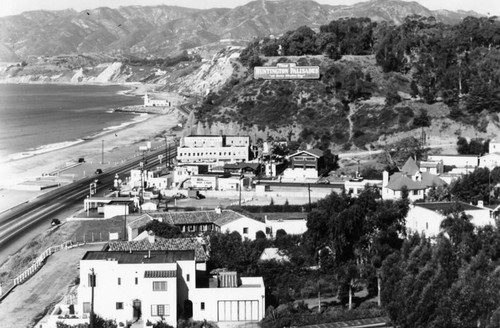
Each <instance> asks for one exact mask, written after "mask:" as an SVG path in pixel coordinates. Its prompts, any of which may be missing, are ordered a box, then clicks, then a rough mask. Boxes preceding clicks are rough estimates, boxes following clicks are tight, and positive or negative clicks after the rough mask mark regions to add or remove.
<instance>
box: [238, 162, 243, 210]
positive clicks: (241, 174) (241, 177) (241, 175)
mask: <svg viewBox="0 0 500 328" xmlns="http://www.w3.org/2000/svg"><path fill="white" fill-rule="evenodd" d="M242 179H243V173H241V171H240V183H239V189H240V201H239V206H241V180H242Z"/></svg>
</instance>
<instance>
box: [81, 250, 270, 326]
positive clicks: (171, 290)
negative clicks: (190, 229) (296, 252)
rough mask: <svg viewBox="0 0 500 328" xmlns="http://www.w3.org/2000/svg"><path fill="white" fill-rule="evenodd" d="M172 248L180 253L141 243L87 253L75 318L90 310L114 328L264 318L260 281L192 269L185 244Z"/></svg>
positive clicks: (194, 256) (194, 260)
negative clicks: (111, 322)
mask: <svg viewBox="0 0 500 328" xmlns="http://www.w3.org/2000/svg"><path fill="white" fill-rule="evenodd" d="M167 244H168V242H167ZM176 244H177V245H178V246H180V248H183V249H176V250H172V249H171V248H167V249H165V248H164V246H163V244H162V243H158V242H153V243H150V242H149V241H148V240H144V241H141V242H117V243H113V244H112V245H110V246H109V248H108V249H107V250H103V251H89V252H87V253H86V254H85V255H84V257H83V258H82V260H81V261H80V286H79V289H78V307H77V308H78V311H77V312H78V313H80V314H83V317H84V318H88V317H89V315H90V312H91V309H93V311H94V313H95V314H98V315H100V316H101V317H103V318H105V319H113V320H116V321H117V323H118V324H119V325H120V326H122V325H125V326H126V324H127V323H135V324H136V325H137V326H142V327H146V326H148V325H149V324H150V323H151V324H153V323H156V322H159V321H162V322H165V323H167V324H169V325H171V326H174V327H175V326H176V325H177V318H178V317H179V315H182V316H183V317H187V318H192V319H193V320H199V321H203V320H210V321H216V322H227V323H228V324H230V325H231V326H234V327H237V326H239V325H240V324H246V323H249V322H258V321H260V320H261V319H262V318H263V317H264V310H265V288H264V282H263V279H262V277H248V278H245V277H239V275H238V274H237V273H236V272H228V271H226V270H219V271H217V272H214V273H210V274H208V273H207V272H206V271H205V270H206V269H205V267H204V266H199V265H198V264H199V263H200V257H201V258H203V257H204V255H203V253H201V254H200V253H199V252H196V251H195V250H192V249H189V248H190V247H192V245H191V244H190V243H179V242H177V243H176ZM170 246H171V245H170Z"/></svg>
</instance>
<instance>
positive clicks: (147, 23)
mask: <svg viewBox="0 0 500 328" xmlns="http://www.w3.org/2000/svg"><path fill="white" fill-rule="evenodd" d="M408 15H420V16H425V17H428V16H434V17H436V19H437V20H438V21H439V22H443V23H447V24H453V23H457V22H460V21H461V20H462V19H463V18H465V17H467V16H479V15H478V14H476V13H474V12H450V11H436V12H434V11H431V10H429V9H427V8H425V7H423V6H421V5H419V4H417V3H416V2H406V1H399V0H372V1H367V2H361V3H357V4H355V5H352V6H330V5H322V4H318V3H316V2H314V1H311V0H287V1H264V0H259V1H252V2H249V3H247V4H246V5H243V6H239V7H236V8H233V9H224V8H217V9H206V10H199V9H190V8H182V7H174V6H165V5H162V6H125V7H119V8H117V9H111V8H106V7H101V8H96V9H89V10H84V11H81V12H77V11H74V10H63V11H31V12H25V13H22V14H20V15H15V16H7V17H0V62H2V61H18V60H19V61H20V60H25V61H31V60H34V59H35V58H36V57H39V56H59V55H70V54H85V55H95V54H99V55H106V56H108V57H113V58H115V59H119V58H120V57H121V56H125V55H126V56H129V55H134V56H138V57H142V58H144V57H148V58H150V57H167V56H174V55H176V54H178V53H180V52H182V51H183V50H189V49H193V48H195V47H199V46H203V45H208V44H212V43H214V42H222V41H224V40H233V41H249V40H252V39H253V38H255V37H264V36H269V35H280V34H282V33H284V32H286V31H288V30H292V29H296V28H298V27H300V26H304V25H306V26H310V27H311V28H314V29H317V28H319V27H320V26H321V25H322V24H327V23H328V22H330V21H332V20H334V19H340V18H349V17H368V18H370V19H371V20H372V21H376V22H380V21H388V22H393V23H395V24H400V23H402V22H403V21H404V18H405V17H406V16H408Z"/></svg>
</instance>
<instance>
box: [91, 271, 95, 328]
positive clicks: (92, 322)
mask: <svg viewBox="0 0 500 328" xmlns="http://www.w3.org/2000/svg"><path fill="white" fill-rule="evenodd" d="M90 271H91V272H92V274H91V276H90V277H91V278H90V284H91V285H90V287H91V291H92V293H91V296H90V328H94V287H95V273H94V268H92V269H90Z"/></svg>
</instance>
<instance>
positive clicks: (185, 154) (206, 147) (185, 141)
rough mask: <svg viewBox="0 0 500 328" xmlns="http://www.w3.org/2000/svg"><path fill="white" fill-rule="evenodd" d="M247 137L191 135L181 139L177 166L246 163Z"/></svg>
mask: <svg viewBox="0 0 500 328" xmlns="http://www.w3.org/2000/svg"><path fill="white" fill-rule="evenodd" d="M249 150H250V137H249V136H217V135H203V136H199V135H192V136H187V137H184V138H182V140H181V145H180V146H179V147H178V148H177V162H178V164H179V165H206V166H208V167H209V168H211V167H215V166H223V165H224V164H225V163H238V162H248V160H249Z"/></svg>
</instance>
